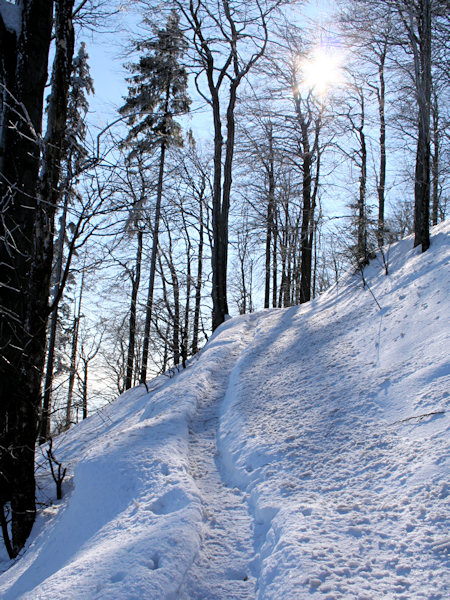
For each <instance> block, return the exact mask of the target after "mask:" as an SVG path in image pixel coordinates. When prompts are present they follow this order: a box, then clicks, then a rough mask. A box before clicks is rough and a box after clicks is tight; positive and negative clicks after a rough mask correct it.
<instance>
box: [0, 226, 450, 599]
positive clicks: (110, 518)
mask: <svg viewBox="0 0 450 600" xmlns="http://www.w3.org/2000/svg"><path fill="white" fill-rule="evenodd" d="M449 241H450V223H443V224H441V225H440V226H438V227H437V228H434V230H433V237H432V246H431V248H430V250H429V251H428V252H427V253H425V254H421V253H420V252H419V250H417V249H412V242H411V239H407V240H404V241H402V242H400V243H399V244H396V245H395V246H393V247H392V248H391V249H390V250H389V252H388V253H387V257H388V263H389V276H387V277H386V276H385V275H384V266H383V262H382V260H381V259H380V260H375V261H373V262H372V263H371V265H370V266H369V267H368V268H367V269H366V270H365V278H366V281H367V283H368V285H369V286H370V290H371V292H372V293H373V295H372V293H371V292H369V291H368V288H367V287H366V288H365V289H363V286H362V281H361V277H360V276H351V275H348V276H347V277H346V278H345V281H344V282H342V283H341V284H340V286H339V287H338V288H336V287H335V288H332V289H330V290H329V291H328V292H327V293H326V294H324V295H323V296H322V297H320V298H319V299H317V300H315V301H312V302H310V303H308V304H307V305H303V306H301V307H293V308H290V309H287V310H269V311H264V312H262V313H258V314H255V315H245V316H242V317H237V318H235V319H232V320H231V321H228V322H226V323H225V324H224V325H223V326H222V327H221V328H219V330H218V331H217V332H216V333H215V334H214V336H213V337H212V338H211V340H210V342H209V343H208V344H207V346H206V347H205V348H204V349H203V351H202V352H201V353H200V356H198V358H196V359H194V360H193V361H192V362H191V364H190V365H189V368H188V369H187V370H186V371H184V372H182V373H179V374H178V375H176V376H175V377H174V378H173V379H168V378H166V377H160V378H158V379H157V380H154V381H153V382H151V384H150V388H151V390H150V393H149V394H147V393H146V391H145V389H144V388H142V387H139V388H136V389H135V390H131V391H129V392H127V393H126V394H124V395H122V396H121V397H120V398H119V399H118V400H117V401H116V402H114V403H113V404H112V405H110V406H108V407H106V408H105V409H103V410H102V411H101V412H100V413H99V414H97V415H95V416H93V417H90V418H89V419H88V420H87V421H85V422H83V423H82V424H81V425H80V426H78V427H75V428H74V429H72V430H71V431H69V432H68V433H67V434H65V435H63V436H60V438H58V439H57V440H55V442H54V451H55V455H56V456H57V458H58V459H59V460H61V461H62V462H63V464H64V466H67V467H68V472H69V473H70V477H69V478H68V480H67V481H64V486H63V487H64V492H65V496H64V499H63V500H62V501H60V502H54V503H53V504H52V505H51V506H48V507H47V508H44V509H43V510H42V512H41V514H40V515H39V518H38V520H37V523H36V526H35V529H34V531H33V535H32V537H31V539H30V541H29V544H28V546H27V548H26V549H25V551H24V552H23V553H22V555H21V557H20V558H19V559H18V560H17V561H15V562H14V563H13V564H11V563H8V562H7V561H6V558H5V556H4V555H1V556H0V560H1V559H3V562H0V566H1V565H3V568H2V570H6V569H8V567H9V569H8V570H6V571H5V572H4V573H3V575H1V576H0V597H1V598H5V599H11V600H12V599H16V598H23V599H25V598H26V599H38V598H39V599H40V598H46V599H47V598H51V599H52V600H54V599H55V600H63V599H64V600H71V599H79V600H81V599H83V600H90V599H96V600H100V599H102V600H103V599H111V600H113V599H120V600H122V599H129V600H131V599H138V598H148V599H151V600H159V599H161V600H163V599H164V600H166V599H171V598H173V599H175V598H179V599H180V600H189V599H191V600H195V599H204V600H213V599H216V598H217V599H218V600H220V599H221V598H222V599H224V600H233V599H238V598H239V599H241V598H249V599H253V598H255V599H258V600H263V599H265V600H269V599H270V600H272V599H273V600H278V599H280V598H283V600H302V599H304V598H309V597H314V598H327V599H329V600H331V599H339V598H346V599H352V598H355V599H356V598H358V599H363V598H367V599H369V598H370V599H372V600H379V599H380V598H395V599H397V598H398V599H401V598H404V599H411V598H412V599H427V600H429V599H432V598H433V599H435V600H437V599H439V598H442V599H444V598H447V597H448V596H449V593H450V590H449V589H448V582H449V571H448V568H449V559H448V550H449V548H450V537H449V514H448V499H449V481H448V475H449V469H448V462H447V461H448V454H449V452H448V450H449V446H448V439H449V435H448V434H449V426H450V421H449V415H448V402H449V389H450V385H449V384H450V363H449V358H448V348H449V339H448V338H449V336H448V317H449V313H450V300H449V298H450V294H449V292H450V282H449V269H448V264H449V258H450V243H449ZM373 296H375V298H376V300H377V302H378V303H379V305H380V306H381V309H380V308H379V307H378V306H377V303H376V302H375V300H374V297H373ZM39 483H40V488H41V491H40V494H41V497H42V500H43V501H48V499H49V498H50V499H53V497H54V485H53V483H52V482H51V481H50V480H49V476H48V473H47V472H46V471H45V470H44V469H42V474H41V475H40V479H39Z"/></svg>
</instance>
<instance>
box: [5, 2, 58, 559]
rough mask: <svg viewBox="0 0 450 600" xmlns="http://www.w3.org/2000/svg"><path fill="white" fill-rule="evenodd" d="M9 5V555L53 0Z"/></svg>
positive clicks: (30, 392)
mask: <svg viewBox="0 0 450 600" xmlns="http://www.w3.org/2000/svg"><path fill="white" fill-rule="evenodd" d="M15 7H16V9H17V11H18V12H20V14H21V30H20V31H19V32H12V31H8V30H7V29H6V26H5V24H4V22H3V18H2V17H1V15H0V57H1V58H0V61H1V62H0V78H1V84H2V86H3V90H2V92H3V93H2V99H1V107H0V108H1V113H2V114H1V125H2V131H1V134H0V144H1V147H0V169H1V177H0V198H1V200H0V203H1V207H0V209H1V212H2V220H1V223H0V282H1V285H2V296H1V311H0V315H1V316H0V347H1V348H2V357H1V358H0V472H1V475H0V483H1V487H0V503H1V504H2V505H3V504H4V503H5V502H8V501H10V502H11V512H12V553H13V555H17V553H18V552H19V550H20V549H21V548H22V547H23V546H24V544H25V541H26V539H27V537H28V535H29V533H30V531H31V528H32V526H33V522H34V519H35V513H36V507H35V479H34V448H35V441H36V435H37V426H38V413H39V408H40V400H41V396H40V384H41V378H42V372H43V366H44V359H45V333H46V324H47V317H48V297H49V286H50V271H51V256H48V255H47V253H48V252H49V251H50V250H51V247H49V245H48V240H49V237H51V234H52V233H53V231H52V228H51V223H52V214H53V211H54V208H53V207H52V206H49V205H48V204H47V201H46V200H47V199H46V198H44V199H43V201H40V200H39V198H38V193H39V166H40V139H39V138H40V133H41V129H42V110H43V94H44V86H45V83H46V79H47V62H48V51H49V45H50V38H51V30H52V11H53V2H50V1H49V0H24V1H23V2H22V3H20V4H17V5H15ZM11 123H14V124H15V126H14V127H11V126H10V125H11ZM44 227H45V228H44Z"/></svg>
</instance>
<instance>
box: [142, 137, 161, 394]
mask: <svg viewBox="0 0 450 600" xmlns="http://www.w3.org/2000/svg"><path fill="white" fill-rule="evenodd" d="M165 157H166V144H165V143H164V142H162V143H161V152H160V158H159V175H158V187H157V190H156V207H155V220H154V225H153V240H152V255H151V259H150V275H149V280H148V294H147V307H146V314H145V327H144V341H143V347H142V365H141V378H140V382H141V383H145V382H146V380H147V366H148V350H149V345H150V326H151V322H152V313H153V290H154V287H155V274H156V259H157V255H158V240H159V223H160V220H161V201H162V193H163V181H164V163H165Z"/></svg>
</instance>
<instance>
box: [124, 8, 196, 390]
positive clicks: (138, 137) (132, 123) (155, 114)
mask: <svg viewBox="0 0 450 600" xmlns="http://www.w3.org/2000/svg"><path fill="white" fill-rule="evenodd" d="M179 20H180V19H179V16H178V15H177V13H176V12H175V11H174V10H172V11H171V13H170V14H169V17H168V19H167V23H166V26H165V28H164V29H156V28H153V33H154V35H153V37H152V38H151V39H148V40H144V41H140V42H137V43H136V44H135V47H136V50H137V51H138V52H140V57H139V61H138V62H137V63H134V64H130V65H128V69H129V70H130V71H131V73H132V75H131V77H129V78H128V82H129V84H130V85H129V88H128V97H127V98H126V101H125V104H124V105H123V106H122V108H121V109H120V111H119V112H120V114H122V115H124V116H126V117H128V119H127V122H128V125H129V131H128V135H127V136H126V138H125V140H124V146H126V147H127V148H128V149H129V158H130V159H132V158H133V156H136V155H139V156H142V155H143V154H146V153H149V154H153V153H154V152H155V151H157V150H158V149H159V173H158V184H157V190H156V205H155V215H154V219H153V231H152V237H153V239H152V253H151V261H150V274H149V284H148V295H147V307H146V318H145V328H144V341H143V349H142V368H141V375H140V381H141V383H145V380H146V377H147V363H148V348H149V340H150V324H151V318H152V308H153V289H154V282H155V271H156V258H157V250H158V237H159V224H160V214H161V199H162V193H163V181H164V163H165V156H166V150H167V148H168V147H169V146H170V145H182V136H181V126H180V124H179V123H178V122H177V121H176V117H177V116H179V115H182V114H185V113H186V112H187V111H188V109H189V104H190V99H189V97H188V95H187V80H188V77H187V72H186V69H185V68H184V66H183V65H182V64H181V62H180V61H181V59H182V57H183V55H184V52H185V50H186V42H185V39H184V36H183V33H182V31H181V29H180V26H179ZM144 23H145V24H146V25H148V26H151V24H150V22H149V20H148V19H144ZM129 354H130V355H132V354H133V353H132V352H129Z"/></svg>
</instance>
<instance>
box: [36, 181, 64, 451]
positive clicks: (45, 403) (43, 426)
mask: <svg viewBox="0 0 450 600" xmlns="http://www.w3.org/2000/svg"><path fill="white" fill-rule="evenodd" d="M68 203H69V195H68V194H67V193H66V194H65V198H64V207H63V213H62V215H61V223H60V228H59V235H58V239H57V241H56V251H55V255H56V258H55V265H54V269H53V278H54V289H53V292H52V300H53V299H55V298H56V295H57V294H58V291H59V286H60V284H61V277H62V272H63V256H64V240H65V236H66V221H67V208H68ZM57 328H58V304H56V306H55V307H54V308H53V311H52V313H51V315H50V326H49V334H48V343H47V363H46V367H45V381H44V389H43V399H42V410H41V418H40V423H39V443H40V444H44V443H45V442H46V441H47V440H48V438H49V436H50V413H51V401H52V385H53V368H54V362H55V347H56V332H57Z"/></svg>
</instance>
